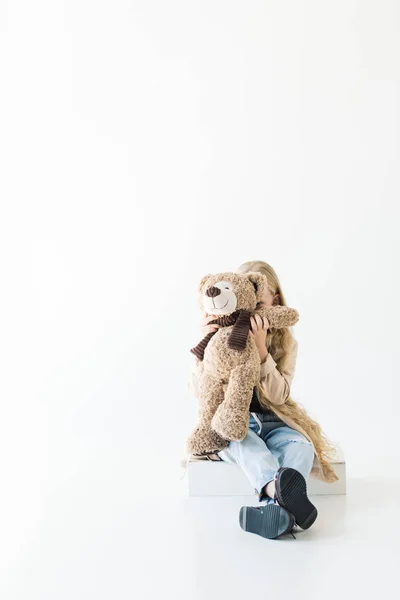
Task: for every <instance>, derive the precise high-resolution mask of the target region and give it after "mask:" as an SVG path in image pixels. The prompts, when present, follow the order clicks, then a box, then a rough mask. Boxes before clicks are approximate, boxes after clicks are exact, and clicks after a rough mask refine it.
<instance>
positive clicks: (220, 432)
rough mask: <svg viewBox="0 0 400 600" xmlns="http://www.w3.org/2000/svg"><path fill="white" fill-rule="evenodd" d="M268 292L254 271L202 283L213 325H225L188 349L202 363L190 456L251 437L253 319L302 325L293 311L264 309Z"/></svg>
mask: <svg viewBox="0 0 400 600" xmlns="http://www.w3.org/2000/svg"><path fill="white" fill-rule="evenodd" d="M267 288H268V281H267V278H266V276H265V275H263V274H262V273H258V272H256V271H250V272H247V273H235V272H224V273H216V274H207V275H205V276H204V277H203V278H202V279H201V281H200V283H199V286H198V292H199V301H200V306H201V309H202V310H203V311H205V312H206V313H207V315H208V316H214V315H215V319H213V320H212V321H209V324H212V323H218V324H219V325H221V327H219V328H218V329H217V330H216V331H213V332H210V333H208V334H207V335H206V336H205V337H204V338H203V339H202V340H201V341H200V343H199V344H198V345H197V346H195V347H194V348H191V349H190V352H192V354H194V355H195V356H196V360H197V361H198V365H199V376H198V396H199V397H198V420H197V425H196V427H195V428H194V430H193V431H192V433H191V434H190V436H189V437H188V439H187V441H186V447H187V450H188V451H189V453H190V454H192V455H196V456H202V455H206V454H212V453H215V452H218V451H219V450H223V449H224V448H226V447H227V446H228V445H229V442H230V441H231V440H236V441H240V440H242V439H243V438H244V437H245V436H246V434H247V429H248V423H249V406H250V402H251V398H252V393H253V388H254V386H255V385H256V384H257V382H258V380H259V378H260V355H259V352H258V349H257V346H256V343H255V340H254V337H253V336H252V335H249V332H250V328H251V321H250V317H251V316H252V315H254V314H255V313H256V312H257V313H258V314H259V315H260V316H262V317H266V318H267V319H268V321H269V324H270V327H271V328H281V327H291V326H292V325H294V324H295V323H296V322H297V321H298V318H299V314H298V312H297V310H295V309H293V308H289V307H287V306H280V305H279V306H270V307H264V306H263V303H262V297H263V296H264V292H265V291H266V289H267ZM225 386H226V390H225V391H224V387H225Z"/></svg>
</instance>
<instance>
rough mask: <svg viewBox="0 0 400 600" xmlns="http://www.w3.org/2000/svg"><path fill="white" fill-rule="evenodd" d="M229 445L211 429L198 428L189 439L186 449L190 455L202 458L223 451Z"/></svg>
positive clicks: (227, 441)
mask: <svg viewBox="0 0 400 600" xmlns="http://www.w3.org/2000/svg"><path fill="white" fill-rule="evenodd" d="M228 445H229V440H225V439H223V438H222V437H220V436H219V435H218V433H217V432H215V431H214V430H213V429H211V428H210V427H196V428H195V429H194V431H193V432H192V433H191V434H190V436H189V437H188V439H187V442H186V447H187V450H188V452H190V454H195V455H198V456H202V455H204V454H213V453H215V452H219V451H220V450H223V449H224V448H226V447H227V446H228Z"/></svg>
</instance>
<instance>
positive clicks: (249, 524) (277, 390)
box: [191, 261, 337, 539]
mask: <svg viewBox="0 0 400 600" xmlns="http://www.w3.org/2000/svg"><path fill="white" fill-rule="evenodd" d="M248 271H258V272H260V273H263V274H264V275H265V276H266V277H267V280H268V288H269V289H268V291H267V292H266V293H265V296H264V298H263V299H262V302H263V303H264V305H265V306H271V305H276V304H280V305H283V306H286V302H285V299H284V296H283V293H282V290H281V287H280V283H279V280H278V277H277V275H276V273H275V271H274V270H273V268H272V267H271V266H270V265H269V264H267V263H265V262H262V261H251V262H246V263H244V264H242V265H241V266H240V267H239V268H238V269H237V271H236V272H237V273H246V272H248ZM214 318H215V317H213V316H209V317H205V318H203V320H202V335H203V337H204V336H205V335H207V334H208V333H209V332H211V331H216V330H217V329H218V328H219V327H220V325H216V324H214V325H208V321H211V320H213V319H214ZM250 335H253V336H254V341H255V342H256V345H257V348H258V351H259V354H260V363H261V373H260V381H259V383H258V385H257V386H256V387H255V388H254V390H253V397H252V400H251V404H250V407H249V428H248V432H247V435H246V437H245V438H244V439H243V440H241V441H240V442H236V441H231V442H230V443H229V446H228V447H227V448H225V449H224V450H221V451H219V452H218V453H216V454H214V455H213V457H210V459H214V460H223V461H226V462H230V463H234V464H237V465H239V466H240V467H241V469H242V470H243V471H244V473H245V474H246V476H247V478H248V479H249V480H250V482H251V484H252V486H253V487H254V488H255V489H256V491H257V492H258V501H259V503H260V506H257V507H253V506H242V508H241V509H240V513H239V523H240V526H241V527H242V529H244V530H245V531H249V532H251V533H256V534H258V535H261V536H263V537H266V538H269V539H276V538H278V537H280V536H282V535H283V534H285V533H291V534H292V535H293V533H292V530H293V528H294V527H295V525H299V526H300V527H301V528H302V529H308V528H309V527H310V526H311V525H312V524H313V523H314V521H315V519H316V518H317V514H318V512H317V509H316V507H315V506H314V505H313V504H312V502H311V501H310V500H309V498H308V496H307V480H308V477H309V475H310V472H311V470H313V471H314V469H315V471H316V473H317V476H318V477H319V478H320V479H322V480H323V481H327V482H332V481H335V480H337V476H336V474H335V472H334V471H333V469H332V467H331V466H330V464H329V461H330V460H331V458H332V453H333V451H334V448H333V447H332V446H331V444H330V443H329V441H328V440H326V439H324V436H323V434H322V431H321V428H320V426H319V425H318V423H317V422H316V421H314V420H313V419H311V417H309V416H308V414H307V413H306V411H305V410H304V408H302V407H300V406H299V405H297V404H296V403H295V402H294V401H293V400H292V399H291V398H290V397H289V394H290V385H291V382H292V380H293V375H294V370H295V364H296V356H297V342H296V341H295V339H294V338H293V335H292V333H291V331H290V329H289V328H284V329H276V330H271V329H270V328H269V323H268V321H267V319H265V318H264V319H262V318H261V317H260V315H257V314H256V315H255V316H254V317H252V318H251V331H250ZM196 363H197V358H196ZM191 383H192V386H193V387H192V389H193V391H194V392H195V393H196V392H197V385H196V377H195V371H194V372H193V378H192V382H191ZM293 537H294V536H293Z"/></svg>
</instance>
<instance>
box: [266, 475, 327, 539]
mask: <svg viewBox="0 0 400 600" xmlns="http://www.w3.org/2000/svg"><path fill="white" fill-rule="evenodd" d="M275 490H276V498H277V500H278V502H279V504H280V505H281V506H283V507H284V508H286V509H287V510H288V511H289V512H291V513H292V515H293V516H294V518H295V519H296V523H297V525H299V526H300V527H301V528H302V529H308V528H309V527H311V525H312V524H313V523H314V521H315V519H316V518H317V516H318V511H317V509H316V507H315V506H314V504H312V502H310V500H309V498H308V496H307V484H306V481H305V479H304V477H303V475H302V474H301V473H299V471H296V469H291V468H289V467H287V468H286V469H285V470H284V471H283V472H282V473H281V475H280V477H279V483H278V485H277V483H276V482H275Z"/></svg>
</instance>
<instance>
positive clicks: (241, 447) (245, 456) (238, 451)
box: [218, 428, 279, 502]
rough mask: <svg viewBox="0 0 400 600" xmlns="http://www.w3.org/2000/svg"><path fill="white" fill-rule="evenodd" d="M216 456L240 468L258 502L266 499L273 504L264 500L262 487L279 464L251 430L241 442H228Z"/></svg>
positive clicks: (272, 475)
mask: <svg viewBox="0 0 400 600" xmlns="http://www.w3.org/2000/svg"><path fill="white" fill-rule="evenodd" d="M218 455H219V456H220V458H222V460H224V461H225V462H228V463H234V464H237V465H239V466H240V467H241V469H242V470H243V471H244V473H245V475H246V477H247V478H248V479H249V481H250V483H251V485H252V486H253V487H254V488H255V489H256V490H257V492H258V494H259V500H264V499H266V500H267V502H269V501H271V502H273V500H272V499H268V498H265V493H264V492H263V487H264V486H265V484H266V483H267V482H268V481H271V479H273V478H274V476H275V473H276V471H277V470H278V468H279V462H278V459H277V458H276V457H275V456H273V454H272V452H271V450H269V448H268V447H267V445H266V443H265V442H264V441H263V440H262V439H261V438H260V437H259V436H258V435H257V434H256V433H255V432H254V431H253V430H252V429H251V428H249V429H248V431H247V435H246V437H245V438H244V439H243V440H241V441H240V442H235V441H231V442H229V446H228V447H227V448H225V449H224V450H220V451H219V452H218Z"/></svg>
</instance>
